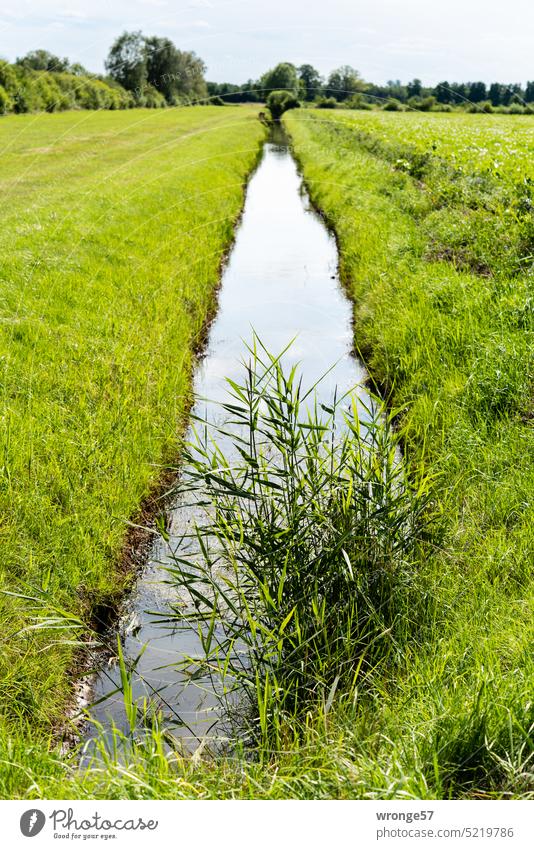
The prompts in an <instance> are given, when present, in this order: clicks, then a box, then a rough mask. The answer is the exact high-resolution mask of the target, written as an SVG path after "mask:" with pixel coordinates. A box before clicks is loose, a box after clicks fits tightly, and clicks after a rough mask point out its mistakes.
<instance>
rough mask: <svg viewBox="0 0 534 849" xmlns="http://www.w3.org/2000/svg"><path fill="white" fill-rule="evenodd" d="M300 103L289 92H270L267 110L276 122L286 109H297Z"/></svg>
mask: <svg viewBox="0 0 534 849" xmlns="http://www.w3.org/2000/svg"><path fill="white" fill-rule="evenodd" d="M299 106H300V102H299V101H298V100H297V98H296V97H295V95H294V94H292V93H291V92H290V91H272V92H271V93H270V95H269V97H268V98H267V108H268V110H269V112H270V113H271V117H272V119H273V120H274V121H277V120H278V119H279V118H280V117H281V116H282V115H283V114H284V112H287V111H288V109H298V107H299Z"/></svg>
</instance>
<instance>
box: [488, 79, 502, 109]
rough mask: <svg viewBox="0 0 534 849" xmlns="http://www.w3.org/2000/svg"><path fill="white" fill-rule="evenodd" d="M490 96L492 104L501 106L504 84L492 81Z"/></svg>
mask: <svg viewBox="0 0 534 849" xmlns="http://www.w3.org/2000/svg"><path fill="white" fill-rule="evenodd" d="M488 97H489V99H490V100H491V105H492V106H499V105H500V103H501V97H502V85H501V84H500V83H492V84H491V85H490V87H489V91H488Z"/></svg>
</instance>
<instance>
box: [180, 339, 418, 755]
mask: <svg viewBox="0 0 534 849" xmlns="http://www.w3.org/2000/svg"><path fill="white" fill-rule="evenodd" d="M279 357H280V355H277V357H274V355H272V354H270V353H269V352H268V351H266V350H265V349H264V348H263V347H262V345H261V342H260V341H259V340H255V342H254V349H251V357H250V362H249V363H248V364H247V367H246V369H245V368H244V369H243V370H244V372H245V377H244V380H243V383H242V384H238V383H236V382H235V381H228V399H227V401H226V402H225V403H224V404H222V405H221V407H222V409H221V415H220V416H219V418H221V419H222V421H223V424H221V425H213V424H210V423H209V422H208V423H206V422H204V421H202V420H201V421H200V426H199V428H198V437H197V440H196V441H195V442H194V443H193V445H192V446H191V448H190V449H189V450H188V451H187V452H186V455H185V465H186V470H187V471H186V473H185V474H184V480H183V482H182V484H181V486H180V490H181V493H182V497H183V499H184V502H186V503H188V502H191V500H195V501H200V502H202V503H204V504H210V505H214V509H213V510H210V509H208V511H207V512H208V515H207V517H206V519H204V520H202V521H200V522H199V523H198V525H197V527H196V533H195V532H193V533H191V535H190V537H192V540H193V543H194V550H195V551H198V552H200V553H201V554H199V555H198V556H197V557H196V558H195V560H194V563H195V568H192V564H191V555H190V553H189V551H190V548H189V545H187V546H184V554H182V556H181V557H179V556H176V557H175V558H174V565H173V567H172V568H171V570H170V572H171V575H172V576H173V580H174V582H175V584H176V587H177V588H180V592H181V595H182V597H183V595H184V591H186V590H188V591H189V593H190V599H189V604H188V607H187V609H186V610H184V609H181V610H180V612H179V613H178V614H177V624H178V627H180V626H182V627H183V623H184V620H185V622H186V623H187V625H186V627H188V628H191V627H192V628H193V630H194V631H195V632H196V631H200V633H204V635H205V636H204V640H203V649H204V657H203V658H201V659H199V658H198V657H194V658H190V659H185V660H184V661H182V663H183V664H184V666H185V667H186V669H187V670H188V674H191V675H193V674H195V675H197V676H198V675H199V673H201V674H202V675H203V676H204V677H206V676H208V677H214V673H215V675H216V677H217V678H218V680H219V681H221V680H224V681H225V682H226V686H227V689H228V693H227V694H226V698H225V701H226V702H227V704H229V705H230V708H229V709H228V708H227V710H226V714H227V715H230V716H232V713H233V711H232V707H231V706H232V705H234V711H235V704H236V703H237V704H238V705H239V716H238V717H236V730H235V734H234V737H235V738H236V739H239V740H240V741H241V743H242V744H243V743H244V742H247V743H248V744H249V746H253V747H254V750H255V751H256V752H257V754H258V757H259V759H260V760H263V761H268V760H269V759H270V758H271V753H272V752H276V751H278V750H280V749H285V748H287V747H288V746H289V747H291V746H292V745H293V744H294V743H295V741H297V742H298V740H299V738H300V737H301V735H302V733H303V731H304V729H305V725H306V716H307V715H309V714H312V715H314V716H321V715H324V716H325V717H326V714H327V713H328V711H329V710H330V707H331V705H332V703H333V701H334V698H335V696H336V694H339V696H338V698H340V699H341V700H342V701H343V702H344V703H346V702H349V703H354V701H355V700H356V698H357V695H358V692H360V693H363V694H365V693H366V692H367V691H368V690H370V689H372V687H373V686H374V680H375V679H376V678H377V676H378V675H380V676H383V675H385V674H386V670H387V674H389V675H391V674H393V670H394V669H395V668H396V665H397V660H398V658H399V657H402V655H403V646H404V645H405V644H406V643H407V641H408V640H409V639H410V638H411V637H412V634H413V623H414V622H416V621H417V620H418V619H419V617H420V616H421V615H423V611H424V609H425V607H426V594H425V593H424V591H423V589H422V587H420V586H419V583H418V582H419V574H418V568H417V564H418V561H419V560H420V559H422V557H421V555H420V553H419V552H420V550H421V549H422V548H423V538H424V536H425V532H426V528H425V525H426V524H427V522H428V519H427V518H425V517H426V516H428V514H429V510H428V497H427V494H426V482H425V481H419V482H418V486H417V490H416V491H412V488H411V487H410V486H409V485H408V484H407V482H406V480H405V478H404V475H403V468H402V465H401V464H400V463H399V462H398V457H399V455H398V436H396V435H395V433H394V432H393V429H392V416H391V415H387V414H385V411H384V409H383V405H382V404H381V403H376V402H374V401H370V402H369V403H368V404H365V402H364V401H362V400H359V401H358V400H357V397H356V395H354V396H349V397H341V398H339V397H338V398H337V399H336V398H333V399H331V400H330V401H327V402H326V403H322V404H321V405H320V406H319V404H318V402H317V399H316V397H315V394H314V390H315V387H310V388H308V389H305V388H304V387H303V385H302V378H301V377H300V375H299V373H298V370H297V369H296V368H295V367H294V368H293V369H291V370H289V369H288V370H287V371H284V368H283V366H282V365H281V361H280V358H279ZM345 407H348V412H343V410H344V408H345ZM341 422H344V424H345V429H344V431H343V433H342V434H341V435H339V433H338V432H337V431H338V430H339V426H340V423H341ZM336 425H337V429H336ZM229 430H232V433H233V436H232V448H231V449H230V450H229V451H228V452H227V453H226V454H224V453H223V450H222V449H221V447H220V445H221V444H224V436H225V434H227V433H228V431H229ZM244 656H245V660H244V659H243V657H244ZM378 670H379V672H378ZM214 689H215V690H216V691H217V688H216V687H215V686H214ZM219 689H220V687H219Z"/></svg>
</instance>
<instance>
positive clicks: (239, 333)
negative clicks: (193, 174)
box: [88, 138, 365, 750]
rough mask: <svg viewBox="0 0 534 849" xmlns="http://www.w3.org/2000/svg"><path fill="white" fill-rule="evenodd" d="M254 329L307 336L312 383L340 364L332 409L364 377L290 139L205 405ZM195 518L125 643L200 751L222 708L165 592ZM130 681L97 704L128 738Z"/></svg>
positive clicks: (270, 158)
mask: <svg viewBox="0 0 534 849" xmlns="http://www.w3.org/2000/svg"><path fill="white" fill-rule="evenodd" d="M253 331H254V332H255V333H256V334H257V335H258V336H259V337H260V339H261V340H262V342H263V343H264V344H265V345H266V346H267V347H268V348H269V350H270V351H271V352H275V353H278V352H279V351H281V350H282V349H283V348H285V347H286V345H287V344H288V342H289V341H290V340H291V339H293V337H296V338H295V341H294V343H293V345H292V346H291V348H290V350H289V352H288V354H287V355H286V358H285V361H286V362H287V363H288V364H291V365H292V364H293V363H298V364H299V369H300V372H301V373H302V375H303V378H304V384H305V385H311V384H312V383H313V382H315V381H316V380H317V379H318V378H319V377H320V376H321V375H322V374H324V372H325V371H327V370H328V369H329V368H330V367H332V366H334V368H333V369H332V371H331V372H330V373H329V374H328V376H327V378H326V379H325V380H324V381H322V382H321V384H320V387H319V396H320V399H322V400H325V401H329V400H330V399H331V398H332V394H333V391H334V388H335V387H337V388H338V390H339V391H342V392H344V391H347V390H348V389H350V388H352V387H354V386H355V385H356V384H359V383H360V382H361V381H363V380H364V378H365V371H364V369H363V366H362V364H361V363H360V362H359V361H358V360H357V359H356V358H355V357H354V356H353V355H352V354H351V351H352V344H353V339H352V322H351V305H350V303H349V301H348V300H347V298H346V297H345V295H344V294H343V291H342V289H341V286H340V283H339V278H338V256H337V248H336V244H335V240H334V238H333V237H332V235H331V234H330V233H329V232H328V231H327V229H326V227H325V225H324V223H323V221H322V220H321V218H320V217H319V216H318V215H317V214H316V213H315V211H314V210H313V208H312V207H311V204H310V201H309V198H308V196H307V193H306V191H305V190H304V188H303V185H302V180H301V177H300V175H299V173H298V170H297V167H296V164H295V161H294V160H293V157H292V155H291V152H290V150H289V147H288V145H287V144H286V143H285V141H284V139H283V138H276V140H274V139H273V140H271V141H270V142H268V143H266V144H265V146H264V149H263V155H262V159H261V162H260V164H259V167H258V168H257V170H256V172H255V173H254V175H253V177H252V179H251V181H250V184H249V187H248V190H247V196H246V202H245V208H244V213H243V217H242V220H241V223H240V225H239V228H238V230H237V233H236V240H235V244H234V247H233V250H232V253H231V256H230V258H229V261H228V264H227V266H226V268H225V271H224V274H223V278H222V287H221V292H220V297H219V310H218V314H217V318H216V320H215V322H214V323H213V325H212V327H211V331H210V337H209V344H208V348H207V352H206V356H205V357H204V358H203V360H202V361H201V363H200V364H199V366H198V369H197V373H196V377H195V393H196V396H197V397H198V398H199V399H206V398H207V399H210V400H211V401H213V402H217V401H220V400H222V399H224V398H225V394H226V389H225V378H226V377H230V378H234V379H237V380H240V378H241V377H242V365H241V363H242V361H243V359H244V358H246V347H245V345H246V343H247V342H248V343H250V342H251V339H252V332H253ZM361 391H362V392H363V390H361ZM196 412H197V413H198V414H199V415H202V416H207V417H208V418H209V417H210V416H211V417H212V416H214V415H216V411H215V408H214V407H213V406H212V405H211V404H210V402H206V401H205V400H199V401H198V402H197V405H196ZM189 520H190V515H188V511H187V510H185V509H184V508H181V507H180V505H179V504H178V505H176V507H175V508H174V509H173V510H172V511H171V516H170V534H171V537H170V540H169V541H168V542H167V543H166V542H163V541H162V540H159V541H158V542H156V543H155V544H154V546H153V550H152V552H151V557H150V559H149V562H148V564H147V566H146V568H145V570H144V572H143V575H142V577H141V578H140V580H139V582H138V584H137V587H136V590H135V592H134V593H133V594H132V597H131V599H130V602H129V606H128V611H127V615H126V616H125V620H124V622H123V633H124V643H123V645H124V652H125V656H126V657H127V658H128V659H129V660H130V661H132V660H133V659H134V658H137V657H138V655H139V654H140V653H141V651H142V650H143V647H144V651H143V653H142V655H141V657H140V659H139V661H138V663H137V666H136V672H135V673H134V678H133V685H134V697H135V698H140V697H142V696H147V697H148V698H151V697H153V696H154V692H155V691H157V692H158V693H159V696H158V697H156V699H155V701H156V702H157V703H158V704H159V706H160V707H161V709H162V711H163V714H164V716H165V717H166V719H167V720H168V721H169V723H171V725H172V733H173V734H174V736H175V737H176V736H179V737H181V738H182V740H183V743H184V745H185V746H186V747H187V748H188V749H190V750H193V749H195V748H196V746H197V745H198V742H199V740H200V739H202V737H203V736H204V735H205V734H207V733H208V731H209V733H210V734H213V726H214V722H216V720H217V700H216V698H215V696H214V694H213V691H211V692H210V690H209V687H206V688H205V687H203V686H202V682H199V683H197V684H196V685H195V684H191V683H188V682H187V681H186V680H185V679H184V677H183V675H182V674H181V673H180V672H179V671H178V670H177V669H176V668H175V666H174V664H175V663H176V662H177V661H178V660H179V659H180V658H181V657H182V656H183V655H184V653H185V654H188V655H194V654H195V652H197V651H198V638H197V636H196V633H195V632H194V631H192V630H190V631H187V630H184V629H182V628H177V627H173V626H172V625H169V623H168V622H165V621H164V620H165V613H166V612H167V611H169V610H170V609H171V607H172V604H173V601H175V600H176V588H175V587H173V586H172V585H171V584H170V583H166V582H165V578H166V572H165V564H168V563H169V558H170V557H172V551H173V550H174V549H175V547H176V544H177V538H178V536H179V535H180V534H181V533H182V532H183V529H184V524H186V523H187V522H188V521H189ZM162 614H163V615H162ZM119 682H120V674H119V671H118V669H117V667H116V666H114V665H111V666H107V667H106V669H104V670H102V671H101V673H100V674H99V676H98V679H97V682H96V687H95V690H94V699H95V702H96V701H98V700H99V699H102V697H104V696H106V695H107V696H108V698H106V699H105V700H103V701H100V702H99V703H97V704H95V705H94V706H93V707H92V709H91V714H92V716H93V718H94V719H96V720H98V721H99V722H100V723H102V724H103V725H104V727H108V728H109V727H110V725H111V723H114V724H115V725H116V726H118V727H119V728H121V729H123V730H125V729H126V728H127V721H126V716H125V712H124V707H123V701H122V695H121V694H120V693H115V694H114V693H113V691H114V690H115V689H116V688H117V687H118V685H119ZM88 733H89V735H91V733H92V731H91V730H90V731H89V732H88Z"/></svg>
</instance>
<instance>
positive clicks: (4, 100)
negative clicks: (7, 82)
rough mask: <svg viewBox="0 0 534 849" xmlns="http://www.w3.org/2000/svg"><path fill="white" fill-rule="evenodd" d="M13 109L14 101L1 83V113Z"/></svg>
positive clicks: (3, 113)
mask: <svg viewBox="0 0 534 849" xmlns="http://www.w3.org/2000/svg"><path fill="white" fill-rule="evenodd" d="M12 109H13V101H12V100H11V98H10V96H9V94H8V93H7V91H6V90H5V88H4V86H3V85H0V115H5V114H6V112H11V110H12Z"/></svg>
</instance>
